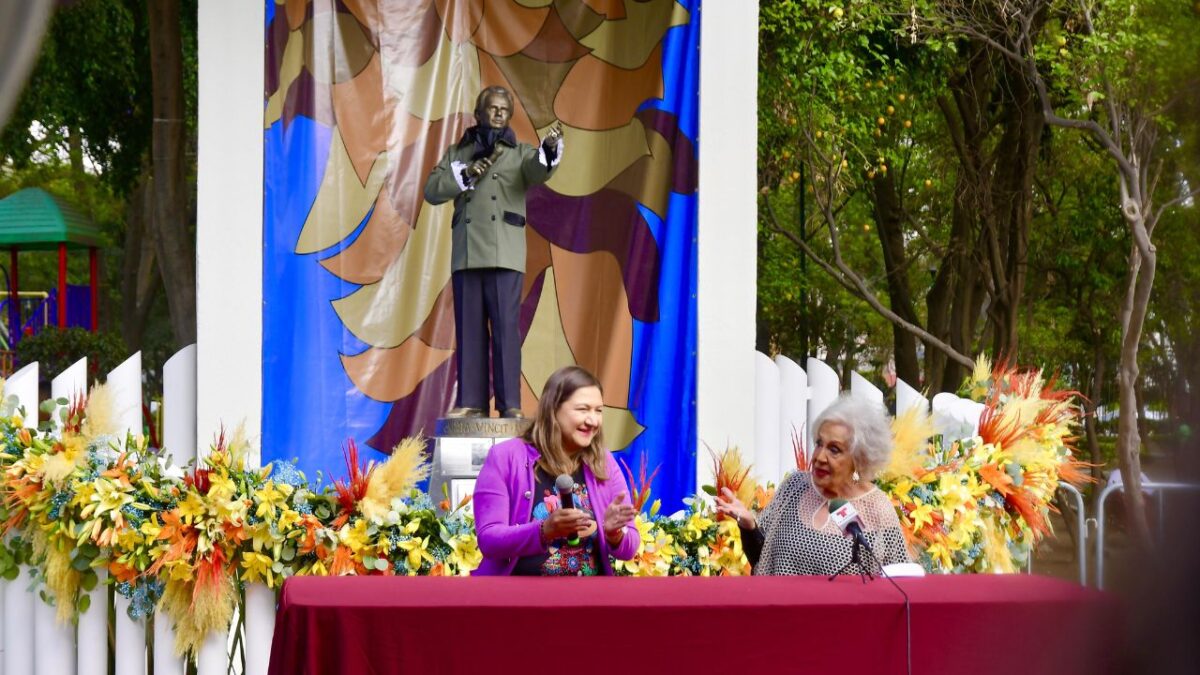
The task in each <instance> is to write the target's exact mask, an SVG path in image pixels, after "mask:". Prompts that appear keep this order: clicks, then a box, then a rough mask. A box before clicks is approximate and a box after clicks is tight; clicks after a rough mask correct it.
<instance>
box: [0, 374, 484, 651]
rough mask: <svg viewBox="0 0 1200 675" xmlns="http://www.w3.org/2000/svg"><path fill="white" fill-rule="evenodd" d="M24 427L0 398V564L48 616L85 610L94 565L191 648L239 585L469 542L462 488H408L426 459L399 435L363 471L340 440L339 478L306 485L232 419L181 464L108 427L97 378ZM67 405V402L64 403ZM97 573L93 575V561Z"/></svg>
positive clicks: (229, 610)
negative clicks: (434, 496) (46, 419)
mask: <svg viewBox="0 0 1200 675" xmlns="http://www.w3.org/2000/svg"><path fill="white" fill-rule="evenodd" d="M47 403H48V409H51V408H56V407H59V406H60V405H62V406H63V407H62V411H61V412H60V413H59V415H58V417H59V423H58V424H56V425H52V426H47V427H46V428H45V429H42V430H38V431H34V430H30V429H26V428H23V417H22V415H21V414H19V413H17V412H16V411H14V410H13V403H12V402H9V403H8V404H6V406H5V407H4V408H3V409H0V504H2V506H0V520H2V522H3V532H4V534H5V535H6V536H5V539H4V544H3V545H2V546H0V576H3V577H4V578H7V579H13V578H15V577H16V576H17V574H18V573H19V570H20V568H21V566H22V565H24V566H28V568H29V570H30V571H31V573H32V575H33V577H34V580H35V584H36V585H37V586H38V587H40V588H42V589H44V593H43V597H44V598H45V599H46V601H47V602H49V603H51V604H53V605H55V606H56V607H57V615H58V618H59V620H61V621H71V620H75V619H76V618H77V617H78V615H79V613H81V612H84V611H87V609H88V599H89V597H90V596H89V595H88V594H87V593H84V592H81V591H90V590H92V589H93V588H95V587H96V585H97V584H98V583H100V582H101V580H102V579H104V580H105V581H106V583H109V584H112V585H113V586H114V588H115V590H116V592H117V593H119V594H121V595H122V596H123V597H125V598H128V599H129V601H130V602H129V609H128V612H129V614H130V616H131V617H133V618H135V619H139V618H142V617H144V616H146V615H147V614H149V613H151V612H154V611H157V612H159V613H160V615H161V616H165V617H166V618H167V619H169V620H170V622H171V623H172V625H173V626H174V627H175V631H176V644H175V647H176V651H177V652H178V653H180V654H181V655H182V654H185V653H189V652H190V653H195V652H196V651H197V650H198V649H199V647H200V645H201V644H202V643H203V641H204V639H205V637H206V636H207V635H208V634H209V632H210V631H214V630H224V629H226V628H227V627H228V626H229V625H230V621H231V620H232V618H233V615H234V609H235V607H236V605H237V602H238V598H239V596H240V593H241V589H242V587H243V586H244V585H245V584H247V583H262V584H265V585H266V586H268V587H269V588H278V587H279V586H280V585H282V582H283V579H285V578H286V577H289V576H292V575H298V574H308V575H345V574H378V575H392V574H404V575H417V574H421V575H445V576H454V575H465V574H469V573H470V571H471V570H473V569H475V567H477V566H478V565H479V562H480V561H481V559H482V556H481V554H480V552H479V548H478V545H477V543H476V540H475V531H474V522H473V520H472V518H471V517H470V515H469V514H468V513H467V512H466V511H465V510H464V508H463V507H464V506H465V505H466V503H467V501H468V500H464V502H463V503H461V504H459V505H457V507H456V508H454V509H453V510H449V512H448V513H445V514H443V515H439V513H438V512H437V511H436V510H435V509H434V505H433V503H432V501H431V500H430V498H429V496H428V495H426V494H424V493H422V492H420V491H419V490H417V489H416V488H415V485H416V484H417V482H418V481H420V480H421V479H422V478H424V477H425V475H426V474H427V473H428V465H427V463H426V461H425V458H424V442H423V441H422V440H421V439H418V438H410V439H406V440H404V441H402V442H401V443H400V444H399V445H397V446H396V448H395V450H394V451H393V453H392V455H391V457H390V458H389V459H388V461H386V462H384V463H383V464H381V465H378V466H376V465H374V464H372V465H370V466H368V467H366V468H365V469H363V468H361V467H360V466H359V463H358V450H357V447H356V446H355V445H354V443H353V442H352V441H351V442H350V443H349V444H348V446H347V448H346V460H347V465H348V469H349V471H348V475H349V478H348V479H347V480H346V481H339V482H337V483H335V484H334V485H333V486H330V487H326V488H324V489H317V488H314V487H313V486H311V485H310V484H309V482H308V481H307V479H306V478H305V477H304V475H303V474H302V473H301V472H299V471H298V470H297V469H296V467H295V466H294V465H292V464H287V463H278V462H277V463H275V464H273V465H269V466H266V467H262V468H254V467H251V466H250V465H249V462H248V459H247V458H248V455H249V450H250V446H249V443H247V441H246V440H245V438H244V437H243V435H242V434H241V433H240V432H238V433H234V434H232V435H231V436H228V437H227V436H226V435H225V433H223V432H222V433H221V434H220V435H219V436H218V438H217V439H216V441H215V443H214V444H213V446H212V448H211V450H210V452H209V453H208V454H207V455H206V456H205V457H204V458H203V459H201V460H200V461H199V462H196V463H193V464H192V465H191V466H189V467H187V468H186V469H181V468H178V467H172V466H169V465H168V464H167V463H166V462H165V460H163V459H162V458H161V457H160V456H159V454H158V453H157V452H156V451H155V450H154V449H152V448H149V447H146V444H145V443H144V442H143V441H140V440H137V439H134V438H133V437H128V438H125V439H119V438H117V437H116V436H115V435H114V434H113V428H114V425H113V424H111V423H109V422H108V420H111V419H112V418H113V415H112V414H111V407H112V406H111V400H110V397H109V395H108V393H107V391H106V390H105V388H104V387H103V386H99V387H96V388H94V389H93V390H92V392H91V395H90V396H89V398H88V399H87V401H86V402H85V401H84V400H83V399H80V400H77V401H73V402H69V403H68V402H65V401H50V402H47ZM63 404H65V405H63ZM105 572H106V573H107V574H104V573H105Z"/></svg>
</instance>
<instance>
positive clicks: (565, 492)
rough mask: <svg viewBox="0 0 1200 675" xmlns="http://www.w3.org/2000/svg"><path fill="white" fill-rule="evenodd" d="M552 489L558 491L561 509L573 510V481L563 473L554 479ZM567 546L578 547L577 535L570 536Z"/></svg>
mask: <svg viewBox="0 0 1200 675" xmlns="http://www.w3.org/2000/svg"><path fill="white" fill-rule="evenodd" d="M554 487H555V488H557V489H558V499H559V501H560V502H561V503H562V508H564V509H573V508H575V479H573V478H571V477H570V476H568V475H567V474H565V473H564V474H559V476H558V478H555V479H554ZM567 544H569V545H571V546H578V545H579V534H578V533H575V534H572V535H571V538H570V539H567Z"/></svg>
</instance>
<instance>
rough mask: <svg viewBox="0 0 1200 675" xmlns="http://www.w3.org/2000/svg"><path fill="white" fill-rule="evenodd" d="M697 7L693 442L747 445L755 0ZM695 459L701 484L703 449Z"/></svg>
mask: <svg viewBox="0 0 1200 675" xmlns="http://www.w3.org/2000/svg"><path fill="white" fill-rule="evenodd" d="M699 13H700V43H701V48H700V109H701V112H700V137H699V139H698V146H699V155H700V158H699V165H700V166H699V169H700V206H699V219H700V222H699V231H700V240H699V244H698V246H699V280H698V282H697V287H698V293H699V298H698V299H697V303H698V307H697V312H698V317H697V327H696V333H697V335H696V342H697V356H696V361H697V366H696V368H697V373H696V382H697V386H696V388H697V392H696V395H697V400H696V414H697V418H698V421H697V440H698V441H701V442H703V441H708V443H710V444H712V445H714V446H715V445H718V444H723V443H725V441H726V439H728V440H730V441H731V442H733V443H737V444H740V445H743V446H745V445H746V444H747V443H749V442H751V441H752V440H753V439H754V419H755V413H754V410H755V405H756V402H755V401H754V400H753V398H752V397H751V396H749V395H748V394H749V392H752V391H754V372H755V370H754V311H755V307H754V302H755V284H756V281H755V280H756V269H755V268H756V265H757V256H758V250H757V242H758V231H757V222H758V206H757V195H758V192H757V190H758V185H757V162H758V157H757V153H758V142H757V136H758V1H757V0H738V2H706V3H704V5H703V7H702V8H701V10H700V12H699ZM684 403H686V402H683V401H681V402H680V404H681V405H682V404H684ZM772 405H774V402H772ZM696 459H697V467H698V479H699V483H700V484H703V483H705V482H707V481H708V480H710V479H711V467H710V466H708V465H709V461H708V453H707V452H705V451H704V450H703V446H702V445H701V447H700V449H699V451H698V452H697V453H696Z"/></svg>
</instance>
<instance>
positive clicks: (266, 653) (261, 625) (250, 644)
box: [155, 584, 275, 675]
mask: <svg viewBox="0 0 1200 675" xmlns="http://www.w3.org/2000/svg"><path fill="white" fill-rule="evenodd" d="M274 635H275V591H273V590H271V589H269V588H267V587H266V586H265V585H263V584H248V585H247V586H246V636H245V639H246V674H245V675H267V667H268V666H269V665H270V664H271V640H272V638H273V637H274ZM155 675H158V673H155Z"/></svg>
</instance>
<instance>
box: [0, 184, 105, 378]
mask: <svg viewBox="0 0 1200 675" xmlns="http://www.w3.org/2000/svg"><path fill="white" fill-rule="evenodd" d="M101 245H102V236H101V234H100V230H99V229H98V228H97V227H96V225H95V224H94V223H93V222H92V221H91V220H90V219H89V218H88V217H87V216H85V215H84V214H83V213H82V212H81V211H79V209H77V208H75V207H74V206H72V205H71V204H70V203H68V202H67V201H66V200H64V199H62V198H59V197H56V196H54V195H51V194H50V193H48V192H46V191H45V190H42V189H41V188H26V189H24V190H19V191H17V192H15V193H13V194H11V195H9V196H8V197H6V198H4V199H0V250H2V249H7V250H8V252H9V258H8V269H7V270H6V271H7V274H5V275H3V276H4V279H5V282H6V285H7V287H6V288H5V289H4V294H3V296H2V297H0V375H3V376H7V375H9V374H11V373H12V372H13V370H14V365H15V363H14V353H15V351H16V347H17V344H18V343H19V342H20V341H21V339H22V338H24V337H26V336H29V335H34V334H37V333H38V332H40V331H41V330H42V329H43V328H45V327H46V326H50V325H53V326H57V327H59V328H68V327H71V326H79V327H82V328H86V329H88V330H91V331H95V330H96V329H97V327H98V325H99V320H98V319H99V317H98V304H99V303H98V293H99V254H98V251H99V247H100V246H101ZM83 249H86V250H87V252H88V285H87V286H72V285H69V284H68V283H67V271H68V260H69V252H70V251H71V250H83ZM30 251H35V252H44V251H56V252H57V253H58V284H57V287H55V288H52V289H50V290H49V291H22V290H21V283H20V253H22V252H30Z"/></svg>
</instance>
